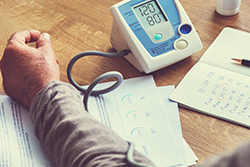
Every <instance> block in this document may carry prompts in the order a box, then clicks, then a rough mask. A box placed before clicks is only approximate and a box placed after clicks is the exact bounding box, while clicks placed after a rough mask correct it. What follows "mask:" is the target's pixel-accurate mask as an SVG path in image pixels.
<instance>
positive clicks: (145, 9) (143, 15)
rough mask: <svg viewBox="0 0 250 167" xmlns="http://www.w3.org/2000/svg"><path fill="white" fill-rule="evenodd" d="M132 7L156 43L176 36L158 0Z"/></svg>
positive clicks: (150, 0) (149, 0)
mask: <svg viewBox="0 0 250 167" xmlns="http://www.w3.org/2000/svg"><path fill="white" fill-rule="evenodd" d="M132 9H133V11H134V14H135V16H136V18H137V20H138V22H139V23H140V24H141V26H142V28H143V29H144V30H145V32H146V33H147V35H148V36H149V38H150V39H151V40H152V41H153V42H154V43H159V42H163V41H166V40H168V39H170V38H171V37H173V36H174V34H175V33H174V30H173V27H172V25H171V23H170V21H169V19H168V17H167V15H165V13H163V12H162V10H161V6H160V5H159V3H158V1H157V0H148V1H146V2H143V3H140V4H137V5H136V6H134V7H132Z"/></svg>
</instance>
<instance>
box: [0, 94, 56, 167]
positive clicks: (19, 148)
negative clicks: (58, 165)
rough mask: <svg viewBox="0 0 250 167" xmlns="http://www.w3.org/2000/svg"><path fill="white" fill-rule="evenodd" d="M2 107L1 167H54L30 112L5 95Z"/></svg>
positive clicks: (0, 125)
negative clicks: (37, 132)
mask: <svg viewBox="0 0 250 167" xmlns="http://www.w3.org/2000/svg"><path fill="white" fill-rule="evenodd" d="M0 105H1V106H0V157H1V158H0V159H1V166H19V167H27V166H30V167H32V166H36V167H52V166H53V164H52V163H51V161H50V160H49V158H48V156H47V154H46V153H45V151H44V149H43V148H42V146H41V144H40V142H39V141H38V139H37V138H36V136H35V134H34V125H33V123H32V122H31V119H30V116H29V113H28V111H27V110H26V109H24V108H23V107H21V106H20V105H19V104H17V103H16V102H14V101H13V100H12V99H11V98H9V97H8V96H5V95H1V96H0Z"/></svg>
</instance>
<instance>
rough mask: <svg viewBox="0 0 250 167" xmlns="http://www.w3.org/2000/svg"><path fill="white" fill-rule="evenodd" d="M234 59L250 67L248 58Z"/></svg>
mask: <svg viewBox="0 0 250 167" xmlns="http://www.w3.org/2000/svg"><path fill="white" fill-rule="evenodd" d="M232 60H233V61H235V62H236V63H238V64H241V65H244V66H248V67H250V60H247V59H237V58H232Z"/></svg>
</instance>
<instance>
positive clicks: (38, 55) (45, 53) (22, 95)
mask: <svg viewBox="0 0 250 167" xmlns="http://www.w3.org/2000/svg"><path fill="white" fill-rule="evenodd" d="M30 42H36V48H34V47H30V46H28V45H27V43H30ZM0 68H1V72H2V77H3V86H4V90H5V93H6V94H7V95H9V96H10V97H11V98H13V99H14V100H16V101H17V102H18V103H19V104H21V105H22V106H24V107H26V108H28V109H29V107H30V104H31V102H32V100H33V98H34V97H35V95H36V94H37V93H38V92H39V91H40V90H42V89H44V88H45V86H46V85H47V83H49V82H50V81H53V80H60V71H59V66H58V60H57V58H56V56H55V53H54V51H53V49H52V46H51V41H50V36H49V34H47V33H43V34H41V33H40V32H39V31H36V30H29V31H20V32H16V33H14V34H13V35H12V36H11V38H10V40H9V42H8V44H7V46H6V48H5V51H4V54H3V57H2V60H1V61H0Z"/></svg>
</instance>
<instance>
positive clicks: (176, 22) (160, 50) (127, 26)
mask: <svg viewBox="0 0 250 167" xmlns="http://www.w3.org/2000/svg"><path fill="white" fill-rule="evenodd" d="M110 10H111V13H112V15H113V18H114V20H113V26H112V32H111V38H110V42H111V44H112V46H113V48H114V49H116V50H117V51H121V50H124V49H129V50H130V51H131V53H130V54H129V55H127V56H125V58H126V59H127V60H128V61H129V62H130V63H131V64H132V65H133V66H135V67H136V68H137V69H138V70H139V71H140V72H145V73H150V72H153V71H156V70H159V69H161V68H164V67H167V66H169V65H171V64H174V63H176V62H178V61H180V60H182V59H184V58H186V57H188V56H190V55H192V54H193V53H195V52H197V51H199V50H200V49H201V48H202V44H201V41H200V39H199V36H198V35H197V33H196V30H195V28H194V26H193V25H192V23H191V21H190V19H189V18H188V16H187V14H186V12H185V11H184V9H183V7H182V6H181V4H180V2H179V1H178V0H123V1H121V2H120V3H118V4H115V5H114V6H112V7H111V8H110Z"/></svg>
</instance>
